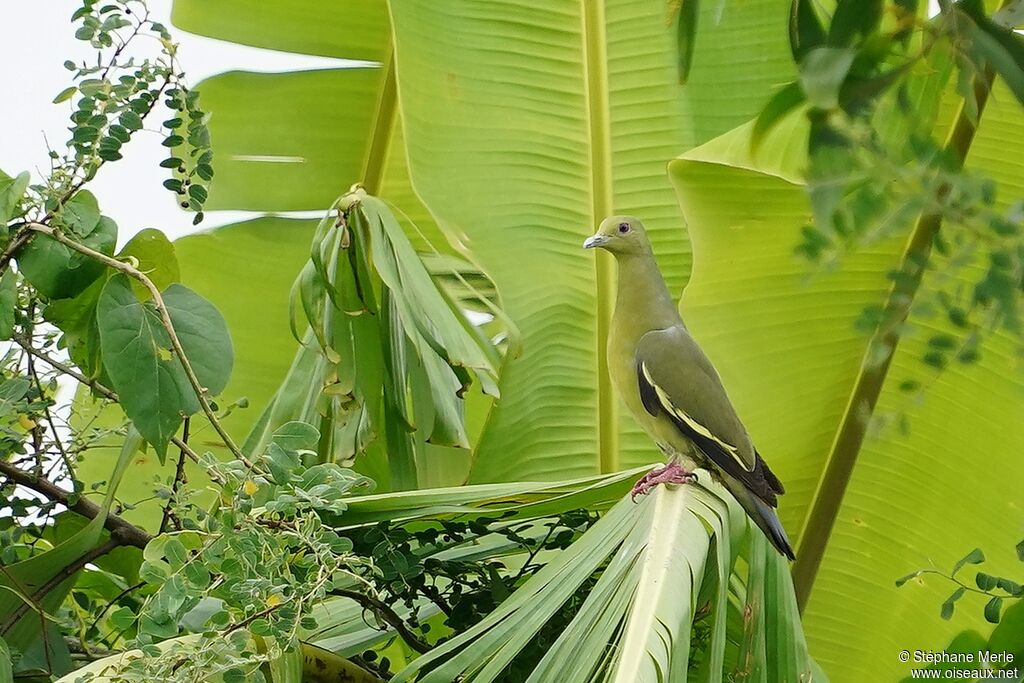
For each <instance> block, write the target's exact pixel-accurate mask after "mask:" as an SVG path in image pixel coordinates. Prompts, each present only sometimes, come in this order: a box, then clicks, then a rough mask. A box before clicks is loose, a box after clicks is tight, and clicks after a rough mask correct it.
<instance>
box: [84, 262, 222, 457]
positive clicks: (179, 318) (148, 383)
mask: <svg viewBox="0 0 1024 683" xmlns="http://www.w3.org/2000/svg"><path fill="white" fill-rule="evenodd" d="M163 299H164V303H165V305H166V307H167V311H168V313H169V315H170V318H171V321H172V323H173V326H174V329H175V331H176V333H177V335H178V338H179V339H180V341H181V345H182V347H183V349H184V350H185V355H186V356H187V358H188V360H189V362H190V363H191V365H192V368H193V369H194V371H195V374H196V377H197V378H198V379H199V381H200V382H201V384H202V386H203V387H205V388H206V389H208V390H209V393H210V395H211V396H213V395H216V394H218V393H219V392H220V391H221V390H223V388H224V386H225V385H226V384H227V380H228V377H229V376H230V374H231V366H232V362H233V351H232V347H231V339H230V337H229V336H228V332H227V327H226V325H225V323H224V319H223V318H222V317H221V315H220V313H219V312H218V311H217V309H216V308H214V307H213V305H212V304H210V303H209V302H207V301H205V300H204V299H202V298H201V297H199V296H198V295H196V294H195V293H193V292H192V291H191V290H189V289H187V288H185V287H182V286H181V285H171V287H169V288H168V289H167V290H165V292H164V293H163ZM96 316H97V321H98V324H99V330H100V342H101V348H102V356H103V365H104V368H105V369H106V372H107V374H108V375H109V376H110V380H111V382H112V383H113V385H114V386H113V388H114V390H115V391H117V393H118V396H119V398H120V399H121V406H122V408H123V409H124V411H125V414H127V415H128V417H129V418H131V419H132V422H133V423H134V424H135V426H136V428H138V430H139V432H140V433H141V434H142V435H143V437H145V438H146V440H147V441H149V442H150V443H151V444H153V447H154V448H155V449H156V450H157V452H158V453H163V452H164V451H165V450H166V448H167V443H168V441H169V440H170V438H171V436H172V435H173V434H174V432H175V431H176V430H177V428H178V426H179V425H180V424H181V419H182V416H184V415H191V414H193V413H195V412H198V411H199V409H200V405H199V401H198V399H197V398H196V395H195V391H194V390H193V388H192V386H191V384H190V383H189V381H188V378H187V377H186V375H185V371H184V369H183V368H182V365H181V363H180V362H179V360H178V359H177V358H176V357H175V352H174V351H173V349H172V345H171V341H170V337H169V336H168V333H167V331H166V329H165V328H164V326H163V324H162V323H161V321H160V318H159V316H158V314H157V312H156V310H155V309H154V307H153V305H152V304H151V303H142V302H140V301H139V300H138V298H137V297H136V296H135V293H134V292H133V291H132V289H131V286H130V284H129V282H128V278H127V276H125V275H120V274H119V275H115V276H114V277H112V278H110V279H109V280H108V281H107V284H106V285H105V286H104V288H103V292H102V293H101V294H100V298H99V302H98V304H97V313H96Z"/></svg>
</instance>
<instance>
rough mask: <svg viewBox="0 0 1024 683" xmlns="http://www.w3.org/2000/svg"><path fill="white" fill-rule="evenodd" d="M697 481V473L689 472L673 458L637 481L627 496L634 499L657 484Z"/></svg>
mask: <svg viewBox="0 0 1024 683" xmlns="http://www.w3.org/2000/svg"><path fill="white" fill-rule="evenodd" d="M694 481H697V475H696V474H694V473H693V472H690V471H689V470H687V469H686V468H685V467H683V466H682V465H680V464H679V463H678V462H676V461H675V460H673V461H672V462H670V463H668V464H667V465H665V466H663V467H656V468H654V469H653V470H651V471H650V472H648V473H647V474H645V475H644V476H643V477H641V478H640V480H639V481H637V483H636V485H634V486H633V490H632V491H630V492H629V497H630V498H632V499H633V500H634V501H636V497H637V496H642V495H644V494H646V493H649V492H650V490H651V489H653V488H654V487H656V486H657V485H658V484H689V483H690V482H694Z"/></svg>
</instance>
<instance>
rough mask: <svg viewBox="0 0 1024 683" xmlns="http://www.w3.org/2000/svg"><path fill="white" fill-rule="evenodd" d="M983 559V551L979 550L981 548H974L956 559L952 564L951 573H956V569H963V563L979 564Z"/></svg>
mask: <svg viewBox="0 0 1024 683" xmlns="http://www.w3.org/2000/svg"><path fill="white" fill-rule="evenodd" d="M984 561H985V553H983V552H981V548H975V549H974V550H972V551H971V552H969V553H967V554H966V555H964V556H963V557H962V558H960V559H959V560H957V563H956V564H954V565H953V574H954V575H956V573H957V572H958V571H960V570H961V569H963V567H964V565H968V564H981V563H982V562H984Z"/></svg>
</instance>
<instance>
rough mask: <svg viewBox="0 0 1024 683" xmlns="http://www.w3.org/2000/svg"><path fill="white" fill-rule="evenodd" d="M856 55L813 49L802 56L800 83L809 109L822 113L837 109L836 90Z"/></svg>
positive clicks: (847, 51)
mask: <svg viewBox="0 0 1024 683" xmlns="http://www.w3.org/2000/svg"><path fill="white" fill-rule="evenodd" d="M856 56H857V53H856V52H855V51H854V50H852V49H850V48H840V47H818V48H814V49H813V50H810V51H809V52H808V53H807V54H806V55H805V56H804V59H803V61H802V62H801V63H800V83H801V85H802V86H803V91H804V95H806V97H807V101H808V102H810V103H811V105H812V106H814V107H817V108H818V109H826V110H827V109H835V108H836V107H838V106H839V90H840V88H841V87H842V85H843V81H845V80H846V76H847V74H848V73H849V72H850V67H851V66H852V65H853V59H854V57H856Z"/></svg>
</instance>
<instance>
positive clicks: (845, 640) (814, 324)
mask: <svg viewBox="0 0 1024 683" xmlns="http://www.w3.org/2000/svg"><path fill="white" fill-rule="evenodd" d="M990 107H991V108H990V109H989V110H987V111H986V113H985V118H984V120H983V123H982V126H981V129H980V131H979V137H978V141H977V143H976V146H975V147H974V149H973V152H972V154H971V155H970V157H969V158H968V166H969V168H972V169H974V170H977V171H979V172H983V173H985V174H986V175H988V176H989V177H991V178H993V179H994V180H996V181H997V182H998V183H999V184H1000V190H1001V192H1005V195H1004V201H1007V202H1008V201H1009V200H1011V199H1013V198H1014V196H1015V195H1016V196H1019V193H1020V184H1021V180H1022V178H1024V168H1022V167H1021V165H1020V162H1019V156H1014V155H1010V156H1008V155H1007V153H1006V144H1007V143H1006V140H1020V139H1021V138H1020V136H1021V135H1024V118H1022V117H1021V116H1020V113H1019V109H1018V105H1017V104H1016V102H1015V101H1014V100H1013V98H1012V96H1011V95H1010V93H1009V92H1008V91H1006V90H1004V89H1002V88H997V90H996V92H995V94H994V95H993V100H992V103H991V104H990ZM749 132H750V126H744V127H741V128H740V129H737V130H736V131H733V132H731V133H729V134H727V135H725V136H722V137H720V138H717V139H715V140H713V141H711V142H709V143H707V144H706V145H703V146H701V147H699V148H697V149H694V150H692V151H690V152H687V153H686V154H684V155H683V156H682V157H680V158H679V159H678V160H676V161H674V162H673V163H672V164H671V165H670V173H671V176H672V178H673V181H674V183H675V185H676V188H677V190H678V192H679V198H680V203H681V205H682V207H683V210H684V213H685V214H686V218H687V222H688V224H689V226H690V229H689V230H690V236H691V239H692V241H693V245H694V251H695V253H696V254H698V258H697V259H696V262H695V264H696V265H695V268H694V273H693V277H692V279H691V282H690V285H689V287H688V288H687V291H686V295H685V296H684V298H683V302H682V310H683V313H684V316H685V317H686V320H687V323H688V325H689V326H690V327H691V329H692V330H693V332H694V334H695V335H696V336H697V337H698V338H699V339H700V341H701V342H702V344H703V345H704V346H705V348H706V349H707V351H708V353H709V354H710V355H711V357H712V358H713V359H714V360H715V361H716V362H717V365H718V368H719V370H720V372H721V374H722V376H723V379H724V381H725V383H726V385H727V386H728V387H729V389H730V393H731V395H732V396H733V397H734V399H735V401H736V403H737V407H738V410H739V411H740V413H741V414H742V415H743V417H744V420H745V422H746V424H747V426H748V428H749V430H750V432H751V435H752V436H753V438H754V440H755V441H756V442H757V443H758V445H759V446H758V447H759V449H760V450H761V452H762V453H763V454H764V455H765V457H766V458H768V459H769V460H770V462H771V463H772V466H773V468H775V469H776V471H778V472H779V474H780V476H781V477H782V479H783V481H785V482H786V486H787V490H788V492H787V495H786V496H785V497H784V498H783V502H782V509H781V511H780V515H781V517H782V519H783V522H784V524H785V525H786V527H787V528H788V529H790V531H791V532H792V533H794V534H795V535H796V536H797V537H798V539H799V544H798V546H797V556H798V558H800V557H801V552H802V551H804V552H809V551H808V548H809V546H811V545H812V544H813V542H814V541H815V540H820V539H816V538H815V535H816V534H821V533H826V534H829V530H830V525H831V523H833V522H834V526H831V530H830V531H831V533H830V534H829V536H828V537H827V538H826V539H825V540H827V545H826V546H825V553H824V557H823V560H822V564H821V567H820V569H819V571H818V572H817V575H816V576H815V575H814V574H813V572H812V573H810V574H805V575H802V574H801V573H800V572H798V573H797V577H798V579H797V583H798V588H801V589H803V590H805V591H807V592H809V596H810V597H809V602H808V603H807V607H806V610H805V613H804V619H805V626H806V629H807V634H808V642H809V646H810V648H811V651H812V652H814V654H815V657H816V658H817V659H818V660H819V662H820V663H821V664H822V666H823V668H824V669H825V670H826V671H828V672H829V675H830V676H831V677H832V678H833V679H834V680H838V681H862V680H892V679H895V678H897V677H898V676H901V675H905V674H906V673H908V665H906V664H902V663H900V661H899V659H898V658H897V657H896V656H894V655H895V654H896V653H898V652H899V651H900V650H901V649H904V648H907V649H910V650H914V649H915V648H921V649H934V650H941V649H942V647H943V646H944V644H945V643H946V642H948V641H949V639H950V638H951V637H952V635H953V634H955V633H956V632H957V631H959V630H960V629H962V628H964V626H965V622H967V623H968V624H969V625H971V626H974V627H978V628H982V624H983V620H982V612H981V609H980V607H981V606H980V605H977V606H976V607H977V609H975V610H973V611H970V610H969V609H966V610H961V611H960V612H958V616H957V619H956V621H955V623H954V622H947V621H943V620H941V619H939V618H938V608H939V605H940V604H941V603H942V601H943V600H944V599H945V598H946V597H947V596H948V594H949V592H950V590H951V588H950V587H949V586H948V585H944V584H943V583H942V582H941V581H930V582H925V581H919V580H915V581H911V582H910V583H909V584H907V586H905V587H903V588H901V589H898V590H897V588H896V586H895V580H896V579H897V578H899V577H900V576H901V575H902V574H903V572H904V571H912V570H914V569H915V568H918V567H928V566H933V565H934V566H939V567H949V566H952V565H953V563H954V562H955V561H956V560H957V559H959V558H960V557H961V556H962V555H963V554H964V553H965V552H966V551H967V550H969V549H970V548H972V547H975V546H979V545H980V546H982V547H984V548H986V549H992V550H993V551H994V552H993V555H995V552H998V551H1000V550H1002V551H1003V552H1002V553H1001V554H999V555H997V556H995V557H993V558H992V562H993V565H994V566H993V570H995V571H996V572H997V573H998V572H1000V571H1003V572H1006V571H1012V569H1011V568H1012V567H1013V566H1014V565H1016V557H1014V556H1013V552H1012V550H1013V547H1014V544H1015V543H1017V542H1018V541H1019V540H1020V508H1019V498H1020V496H1019V492H1018V489H1019V482H1020V481H1021V478H1022V477H1024V462H1022V461H1021V459H1020V454H1021V452H1024V423H1022V422H1021V420H1020V413H1021V405H1022V401H1021V398H1022V393H1021V392H1022V390H1024V378H1022V377H1021V375H1020V372H1019V370H1015V369H1014V361H1013V359H1014V357H1015V354H1016V348H1017V346H1016V344H1018V343H1019V342H1018V341H1017V340H1015V339H1012V338H1011V337H1010V336H1009V334H1007V333H996V334H994V335H993V336H991V337H990V338H988V339H987V340H986V342H985V347H984V354H983V356H982V360H981V362H980V363H979V364H977V365H959V366H954V367H951V368H949V369H948V370H947V371H945V372H944V373H942V374H940V375H938V376H937V377H935V376H934V375H935V372H934V369H931V368H929V367H928V366H926V365H925V364H923V363H922V361H921V356H922V355H923V353H924V351H925V350H926V347H927V340H928V338H929V337H931V336H933V335H934V334H938V333H940V332H949V331H950V330H949V329H947V327H946V325H944V324H942V323H941V322H940V321H936V320H934V319H931V318H923V317H921V316H918V315H916V314H912V315H911V319H910V323H911V326H912V329H916V330H917V333H916V334H910V335H909V336H905V338H904V339H902V340H901V342H900V344H899V346H898V347H897V350H896V356H895V358H894V360H893V363H892V365H891V367H890V370H889V373H888V376H887V378H886V380H885V384H884V385H883V388H882V393H881V396H880V399H879V404H878V408H877V411H878V412H879V413H885V412H893V413H895V412H899V411H905V413H906V416H907V418H908V421H909V431H908V432H904V431H901V430H900V429H897V428H895V427H890V428H888V429H884V430H882V431H880V432H876V433H873V434H872V435H871V436H869V438H868V439H867V440H866V441H865V443H864V445H863V447H862V448H861V449H860V452H859V454H858V453H854V454H853V458H854V463H855V467H854V469H853V471H852V474H850V475H849V476H848V478H846V479H844V480H843V483H845V485H846V495H845V498H843V499H842V506H841V507H840V509H839V513H838V515H837V516H836V517H835V518H834V519H826V518H825V517H824V516H823V515H822V514H821V513H820V512H819V513H817V514H812V512H811V510H812V508H811V506H812V504H813V502H814V501H815V498H816V497H817V496H819V495H822V491H826V490H834V488H831V487H833V486H834V485H835V484H837V483H838V479H840V478H841V475H840V476H839V477H837V475H836V474H835V472H833V473H830V474H828V475H826V474H825V473H826V469H825V467H826V465H827V463H828V460H829V458H836V457H838V456H837V455H836V453H835V452H834V447H835V444H834V442H835V439H836V434H837V432H838V430H839V427H840V425H841V423H842V421H843V420H848V419H865V420H866V419H869V418H870V415H869V414H866V413H864V414H860V413H859V412H858V411H863V407H862V406H861V405H856V404H851V395H852V391H853V387H854V384H855V382H856V380H857V379H858V377H859V376H860V375H861V374H862V373H863V372H864V370H865V365H864V363H865V361H864V354H865V350H866V347H867V337H866V336H863V335H861V334H859V333H857V332H855V331H854V325H853V323H854V321H855V320H856V319H857V317H858V315H859V314H860V312H861V311H862V310H863V308H864V307H865V306H866V305H868V304H871V303H878V302H880V301H883V300H884V298H885V295H886V292H887V290H888V281H887V280H886V273H887V272H888V271H890V270H892V269H893V268H895V267H896V266H897V265H898V263H899V259H900V257H901V256H902V251H903V248H904V245H905V242H906V239H907V235H906V234H903V235H898V236H896V237H893V238H891V239H889V240H887V241H885V242H881V243H878V244H875V245H872V246H870V247H868V248H865V249H863V250H860V251H859V252H857V253H855V254H853V255H851V256H849V257H847V258H846V259H845V260H844V262H843V265H842V267H841V268H839V269H837V270H836V271H835V272H828V273H825V272H822V273H817V274H812V273H810V272H809V269H808V266H807V265H806V264H805V263H804V262H803V261H801V260H799V259H798V258H797V257H796V256H794V254H793V247H794V245H796V244H797V243H798V241H799V231H800V228H801V227H802V226H803V225H805V224H806V223H807V222H808V221H809V219H810V211H811V209H810V205H809V202H808V199H807V196H806V194H805V192H804V188H803V181H802V179H801V174H800V169H801V168H802V167H803V166H805V165H806V157H805V154H806V151H805V150H806V147H803V149H801V145H800V144H799V142H800V141H805V140H806V127H805V125H804V123H803V121H802V120H801V119H799V118H797V119H792V120H790V121H789V122H788V123H787V124H786V125H785V126H783V128H782V129H780V130H779V131H777V132H776V134H775V135H774V136H773V138H772V139H770V140H769V141H768V142H767V143H766V145H765V148H763V149H762V150H761V151H760V153H759V155H758V158H757V160H754V159H751V158H750V154H749V149H750V144H749V139H750V138H749ZM996 139H999V140H1000V142H999V145H1001V150H1002V151H1000V152H998V153H997V152H996V149H997V147H996V144H995V140H996ZM1011 158H1016V159H1018V161H1014V162H1011V161H1008V159H1011ZM982 258H984V255H983V254H982V255H979V263H978V264H974V265H971V266H970V267H969V268H968V269H967V270H965V271H964V272H961V273H959V274H958V277H959V278H962V279H963V281H964V282H970V281H971V280H968V279H967V278H968V277H976V276H977V274H976V273H975V272H971V271H972V269H974V268H977V267H981V265H982V264H981V262H980V259H982ZM938 276H939V275H938V274H934V273H933V274H931V277H938ZM947 276H948V274H947ZM929 282H930V278H926V280H925V282H924V284H923V285H922V287H924V288H928V287H929V286H930V284H929ZM905 380H916V381H919V382H922V383H928V385H929V388H928V390H927V392H926V393H925V398H924V400H923V402H920V403H916V402H911V401H909V400H908V399H907V395H906V393H904V392H901V391H900V390H899V385H900V384H901V382H903V381H905ZM997 519H1007V520H1012V521H1009V522H1008V523H1007V524H993V523H992V520H997ZM798 562H799V560H798ZM802 584H803V585H802Z"/></svg>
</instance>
